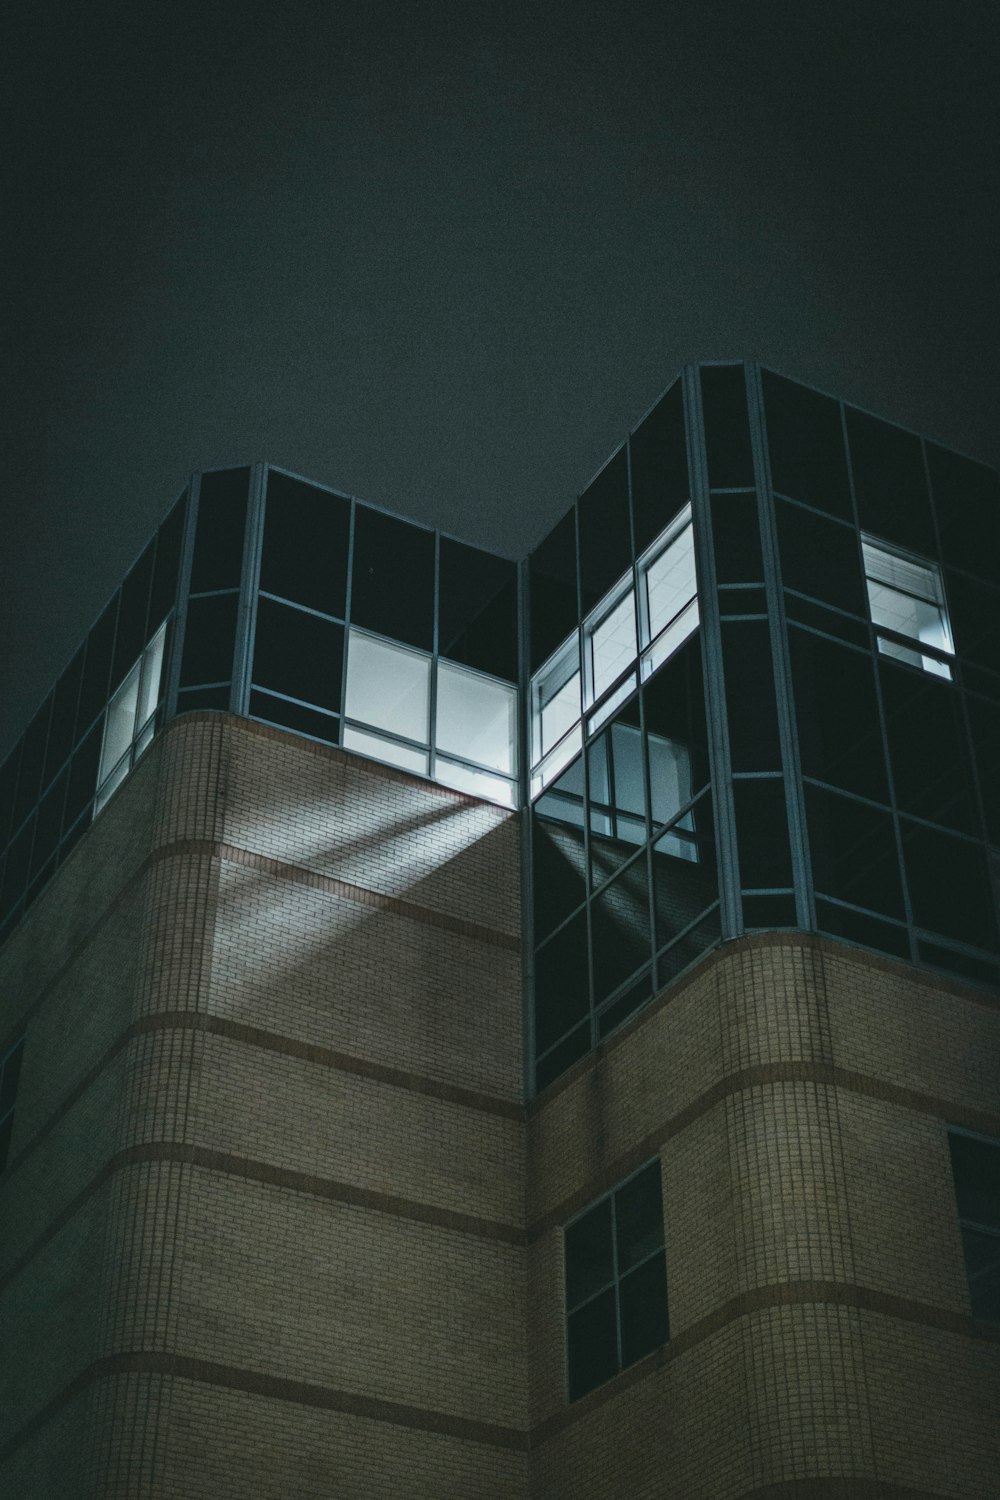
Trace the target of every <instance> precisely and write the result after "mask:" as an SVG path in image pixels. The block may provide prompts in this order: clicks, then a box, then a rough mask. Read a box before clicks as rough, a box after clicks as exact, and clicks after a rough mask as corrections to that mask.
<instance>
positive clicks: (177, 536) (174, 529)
mask: <svg viewBox="0 0 1000 1500" xmlns="http://www.w3.org/2000/svg"><path fill="white" fill-rule="evenodd" d="M186 514H187V495H186V494H184V495H182V496H181V498H180V499H179V500H178V502H177V504H176V505H175V506H174V508H173V510H172V511H171V512H170V514H169V516H168V517H167V519H166V520H165V521H164V523H163V525H162V526H161V527H160V529H159V531H158V532H157V534H156V566H155V568H154V570H153V589H152V593H151V594H150V599H149V624H150V628H155V627H156V626H157V625H159V624H160V622H161V621H162V620H163V619H165V618H166V616H167V614H168V613H169V612H170V610H171V609H172V608H173V606H174V599H175V597H176V594H177V574H178V572H179V571H180V560H181V539H182V537H183V534H184V519H185V516H186Z"/></svg>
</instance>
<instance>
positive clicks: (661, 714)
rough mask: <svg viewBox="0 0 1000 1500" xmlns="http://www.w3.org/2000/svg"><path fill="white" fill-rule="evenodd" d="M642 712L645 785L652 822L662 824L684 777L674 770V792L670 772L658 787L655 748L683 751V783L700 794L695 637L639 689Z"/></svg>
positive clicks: (702, 728) (703, 741) (700, 707)
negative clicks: (685, 773)
mask: <svg viewBox="0 0 1000 1500" xmlns="http://www.w3.org/2000/svg"><path fill="white" fill-rule="evenodd" d="M642 699H643V711H644V713H645V717H646V733H647V735H648V737H649V746H650V752H649V753H650V767H649V773H650V784H651V792H652V812H653V821H654V823H656V822H666V821H668V817H663V816H661V814H663V813H664V812H665V811H666V809H668V808H669V807H670V804H671V802H672V800H673V797H674V796H680V795H681V793H682V790H683V784H684V778H683V774H682V772H681V771H680V769H679V768H678V772H677V775H678V778H679V779H678V783H677V786H676V790H675V789H674V777H673V772H672V771H670V772H668V774H667V777H666V781H665V783H664V784H663V785H662V786H661V785H660V772H661V770H662V769H663V762H662V760H661V757H660V752H659V751H657V750H656V749H654V746H656V745H657V744H660V743H662V744H666V745H670V746H673V747H675V748H674V750H673V751H672V752H670V753H672V754H676V753H678V752H679V750H680V749H681V748H683V750H685V751H686V752H687V755H688V759H689V762H690V771H689V781H690V785H691V789H692V791H700V790H701V788H702V787H703V786H704V785H705V783H706V782H707V781H708V749H707V728H706V722H705V689H704V685H703V681H702V671H701V642H700V641H699V640H698V638H697V637H695V638H694V639H693V640H691V641H690V642H689V643H688V644H687V645H686V646H685V647H684V648H683V650H681V651H678V652H677V653H676V655H675V656H674V657H673V658H672V659H671V660H670V661H669V662H668V663H667V664H666V666H663V667H661V668H660V670H659V671H658V672H657V673H656V675H655V677H653V678H651V679H650V680H649V681H648V682H647V683H646V685H645V686H644V688H643V690H642Z"/></svg>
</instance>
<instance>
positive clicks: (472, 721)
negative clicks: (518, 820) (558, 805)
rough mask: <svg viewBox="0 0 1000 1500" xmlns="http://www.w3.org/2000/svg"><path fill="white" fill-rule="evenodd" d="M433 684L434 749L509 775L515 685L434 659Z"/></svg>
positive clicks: (514, 737) (514, 724)
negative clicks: (435, 686) (436, 661)
mask: <svg viewBox="0 0 1000 1500" xmlns="http://www.w3.org/2000/svg"><path fill="white" fill-rule="evenodd" d="M437 688H438V691H437V728H436V730H435V738H436V746H437V749H438V750H442V751H444V752H445V754H447V755H458V756H461V757H462V759H463V760H471V761H474V762H475V763H476V765H478V766H486V767H488V768H489V769H490V770H492V771H499V772H500V774H501V775H503V776H513V775H514V774H515V771H516V768H517V689H516V688H514V687H509V686H508V685H507V684H506V683H505V682H496V681H494V680H493V679H491V678H489V677H483V676H481V675H480V674H479V673H478V672H471V671H469V670H468V669H467V668H464V667H456V666H453V665H452V664H451V663H450V662H446V661H442V662H440V663H439V664H438V680H437Z"/></svg>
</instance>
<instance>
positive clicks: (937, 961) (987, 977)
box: [917, 938, 1000, 988]
mask: <svg viewBox="0 0 1000 1500" xmlns="http://www.w3.org/2000/svg"><path fill="white" fill-rule="evenodd" d="M917 953H918V955H919V958H920V962H921V963H922V964H929V965H930V967H931V968H932V969H944V970H945V972H946V973H948V974H955V975H957V976H958V977H959V978H960V979H971V980H972V981H973V982H974V983H975V984H991V985H993V987H994V988H996V986H997V984H998V982H1000V965H997V964H995V963H989V962H988V960H986V959H985V958H973V957H972V955H971V954H969V953H957V952H956V951H955V949H954V948H949V947H946V946H945V944H943V943H928V942H927V941H926V939H924V938H920V939H919V940H918V942H917Z"/></svg>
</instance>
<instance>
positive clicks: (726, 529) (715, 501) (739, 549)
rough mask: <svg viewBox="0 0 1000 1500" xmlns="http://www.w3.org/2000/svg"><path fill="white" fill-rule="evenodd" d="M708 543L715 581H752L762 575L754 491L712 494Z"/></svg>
mask: <svg viewBox="0 0 1000 1500" xmlns="http://www.w3.org/2000/svg"><path fill="white" fill-rule="evenodd" d="M711 506H712V545H713V548H714V551H715V574H716V578H717V580H718V582H719V583H756V582H757V581H758V580H759V579H761V578H763V576H764V564H763V562H762V560H761V554H760V527H759V525H758V522H757V496H756V495H713V496H712V502H711Z"/></svg>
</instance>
